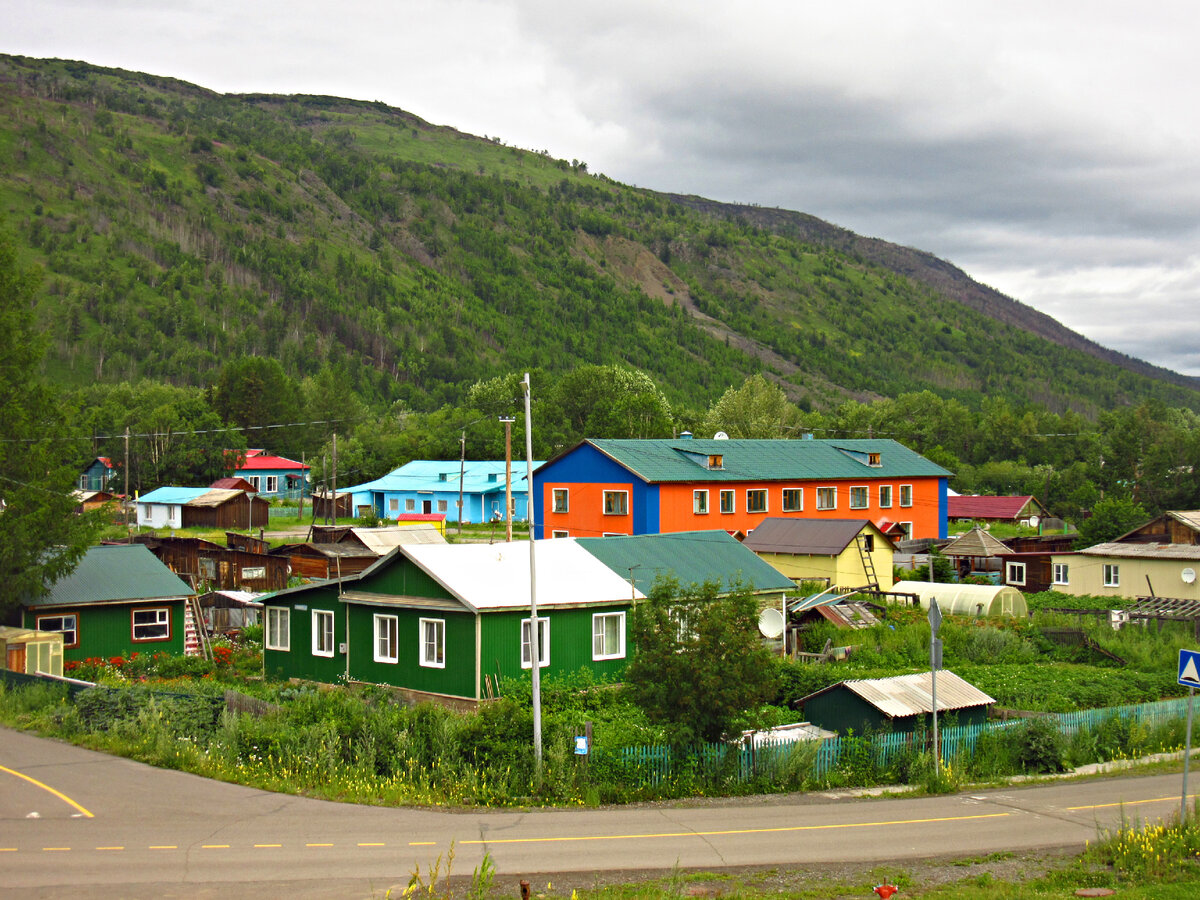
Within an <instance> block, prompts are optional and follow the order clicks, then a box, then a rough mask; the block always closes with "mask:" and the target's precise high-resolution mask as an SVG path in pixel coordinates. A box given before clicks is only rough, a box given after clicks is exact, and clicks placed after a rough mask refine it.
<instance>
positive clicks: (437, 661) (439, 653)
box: [420, 619, 446, 669]
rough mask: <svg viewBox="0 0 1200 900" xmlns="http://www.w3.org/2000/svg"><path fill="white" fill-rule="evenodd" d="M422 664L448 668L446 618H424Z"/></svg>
mask: <svg viewBox="0 0 1200 900" xmlns="http://www.w3.org/2000/svg"><path fill="white" fill-rule="evenodd" d="M420 629H421V665H423V666H427V667H429V668H433V669H444V668H446V620H445V619H422V620H421V622H420Z"/></svg>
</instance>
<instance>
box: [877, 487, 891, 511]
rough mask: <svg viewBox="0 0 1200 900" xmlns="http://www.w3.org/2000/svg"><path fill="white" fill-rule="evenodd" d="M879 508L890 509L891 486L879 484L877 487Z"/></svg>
mask: <svg viewBox="0 0 1200 900" xmlns="http://www.w3.org/2000/svg"><path fill="white" fill-rule="evenodd" d="M879 508H880V509H891V508H892V486H891V485H890V484H881V485H880V486H879Z"/></svg>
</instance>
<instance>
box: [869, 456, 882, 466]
mask: <svg viewBox="0 0 1200 900" xmlns="http://www.w3.org/2000/svg"><path fill="white" fill-rule="evenodd" d="M867 465H868V466H872V467H874V468H878V467H879V466H882V465H883V457H882V456H881V455H880V454H878V453H868V454H867Z"/></svg>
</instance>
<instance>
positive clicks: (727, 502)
mask: <svg viewBox="0 0 1200 900" xmlns="http://www.w3.org/2000/svg"><path fill="white" fill-rule="evenodd" d="M736 493H737V492H736V491H721V512H723V513H731V512H733V511H734V505H735V504H736V502H737V501H736V500H734V499H733V498H734V495H735V494H736Z"/></svg>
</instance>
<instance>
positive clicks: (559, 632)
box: [480, 606, 630, 678]
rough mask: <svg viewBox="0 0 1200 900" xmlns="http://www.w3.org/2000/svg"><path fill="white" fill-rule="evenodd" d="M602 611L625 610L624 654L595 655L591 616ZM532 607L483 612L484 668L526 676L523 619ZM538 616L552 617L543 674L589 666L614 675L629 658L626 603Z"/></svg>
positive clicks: (504, 674) (542, 612)
mask: <svg viewBox="0 0 1200 900" xmlns="http://www.w3.org/2000/svg"><path fill="white" fill-rule="evenodd" d="M601 612H625V613H626V616H625V657H624V658H622V659H611V660H593V659H592V616H593V615H594V614H596V613H601ZM528 618H529V610H520V611H516V610H514V611H505V612H493V613H487V614H485V615H484V616H483V631H482V637H481V648H480V664H481V666H482V667H483V671H484V672H487V673H489V674H491V675H495V674H497V673H499V674H500V676H501V677H504V678H527V677H529V673H530V670H529V669H525V668H522V667H521V622H522V620H524V619H528ZM538 618H544V619H548V620H549V621H550V665H548V666H544V667H543V668H542V670H541V671H542V675H543V676H546V675H564V674H567V673H571V672H578V671H579V670H580V669H589V670H591V671H592V672H594V673H595V674H596V675H598V676H600V677H601V678H609V677H612V678H615V677H617V676H618V675H620V673H621V672H623V671H624V669H625V665H626V663H627V662H628V660H629V655H630V645H629V615H628V607H627V606H605V607H595V608H583V609H551V610H538Z"/></svg>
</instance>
